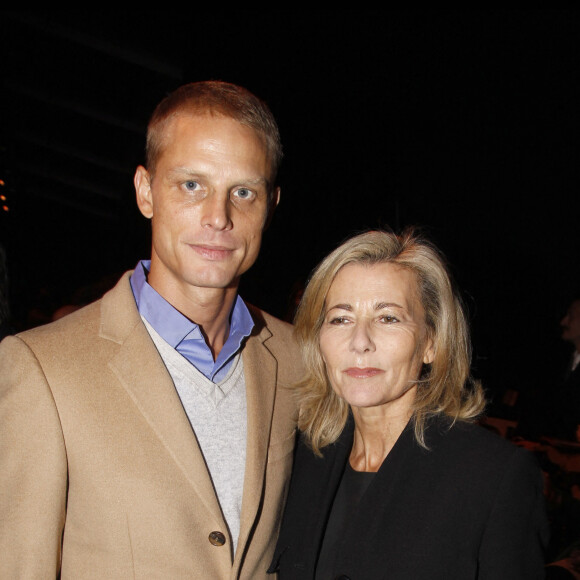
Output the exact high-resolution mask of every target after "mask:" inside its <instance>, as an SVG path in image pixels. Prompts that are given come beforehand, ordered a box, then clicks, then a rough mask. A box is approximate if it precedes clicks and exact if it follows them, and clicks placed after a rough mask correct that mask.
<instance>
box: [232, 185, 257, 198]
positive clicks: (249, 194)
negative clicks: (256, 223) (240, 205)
mask: <svg viewBox="0 0 580 580" xmlns="http://www.w3.org/2000/svg"><path fill="white" fill-rule="evenodd" d="M234 195H235V196H236V197H239V198H240V199H252V198H253V196H254V192H253V191H252V190H251V189H247V188H246V187H240V188H239V189H236V190H235V191H234Z"/></svg>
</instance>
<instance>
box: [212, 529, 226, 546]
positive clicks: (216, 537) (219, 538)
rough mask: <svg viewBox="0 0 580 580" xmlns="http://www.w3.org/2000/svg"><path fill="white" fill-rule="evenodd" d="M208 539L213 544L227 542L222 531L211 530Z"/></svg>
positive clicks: (221, 544)
mask: <svg viewBox="0 0 580 580" xmlns="http://www.w3.org/2000/svg"><path fill="white" fill-rule="evenodd" d="M208 539H209V543H210V544H211V545H212V546H223V545H224V544H225V543H226V537H225V536H224V535H223V534H222V533H221V532H211V534H210V535H209V536H208Z"/></svg>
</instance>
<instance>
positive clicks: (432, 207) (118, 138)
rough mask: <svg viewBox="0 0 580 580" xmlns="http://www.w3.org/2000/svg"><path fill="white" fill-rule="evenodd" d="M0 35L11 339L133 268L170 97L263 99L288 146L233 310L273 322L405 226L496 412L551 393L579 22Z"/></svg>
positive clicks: (155, 25) (569, 17) (241, 26)
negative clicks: (196, 87)
mask: <svg viewBox="0 0 580 580" xmlns="http://www.w3.org/2000/svg"><path fill="white" fill-rule="evenodd" d="M0 19H1V21H0V30H1V33H0V37H1V38H0V42H1V45H0V46H1V58H0V66H1V71H0V72H1V81H2V85H1V87H0V90H1V95H0V97H1V101H0V105H1V109H0V178H2V179H3V180H4V181H5V186H3V187H2V188H1V189H2V191H3V193H4V195H5V196H6V197H7V201H6V205H7V206H8V207H9V211H0V244H1V245H3V246H4V248H5V250H6V253H7V263H8V270H9V275H10V283H11V286H10V288H11V295H10V297H11V306H12V314H13V323H14V325H15V327H16V328H17V329H20V328H24V327H28V326H31V325H35V324H39V323H41V322H43V321H44V320H45V319H46V317H48V316H50V314H51V312H52V311H53V310H54V309H55V308H56V307H57V306H60V305H61V304H64V303H67V302H70V301H71V300H75V299H77V297H78V292H79V289H83V288H86V287H87V286H90V285H93V288H94V285H95V284H97V285H98V284H99V283H102V284H104V285H105V286H106V285H108V284H109V283H110V280H111V279H113V278H116V277H117V276H118V275H119V274H120V273H121V272H122V271H124V270H126V269H129V268H132V267H134V265H135V264H136V262H137V260H138V259H140V258H146V257H148V255H149V224H148V222H147V221H146V220H145V219H144V218H142V217H141V215H140V214H139V212H138V210H137V207H136V204H135V201H134V191H133V185H132V176H133V173H134V169H135V166H136V165H137V164H138V163H140V162H141V161H142V153H143V145H144V134H145V127H146V124H147V120H148V117H149V115H150V113H151V111H152V109H153V107H154V106H155V105H156V104H157V102H158V101H159V100H160V99H161V98H163V96H165V94H166V93H168V92H170V91H171V90H173V89H174V88H176V87H177V86H178V85H180V84H182V83H184V82H189V81H194V80H205V79H221V80H227V81H231V82H235V83H239V84H241V85H244V86H246V87H248V88H249V89H250V90H252V91H253V92H255V93H256V94H258V95H259V96H260V97H262V98H263V99H264V100H266V101H267V102H268V103H269V105H270V107H271V108H272V110H273V112H274V114H275V116H276V117H277V119H278V121H279V125H280V130H281V133H282V139H283V143H284V148H285V160H284V163H283V169H282V171H281V174H280V183H281V185H282V202H281V205H280V206H279V209H278V211H277V214H276V215H275V218H274V221H273V223H272V226H271V228H270V229H269V231H268V232H267V233H266V235H265V240H264V246H263V251H262V254H261V257H260V259H259V261H258V263H257V264H256V265H255V266H254V268H253V269H252V270H251V271H250V272H248V274H247V275H246V277H245V279H244V281H243V289H242V292H243V295H244V297H246V299H248V300H249V301H250V302H253V303H255V304H257V305H258V306H261V307H263V308H264V309H266V310H269V311H270V312H272V313H274V314H276V315H278V316H280V317H285V316H286V314H287V312H288V309H289V304H290V300H291V294H292V291H293V286H294V284H295V283H296V282H300V281H301V280H303V279H304V278H306V277H307V276H308V274H309V273H310V271H311V269H312V268H313V267H314V266H315V264H316V263H317V262H318V261H319V260H320V259H321V258H322V257H323V256H324V255H325V254H326V253H327V252H328V251H330V250H331V249H332V248H334V247H335V246H336V245H337V244H338V243H339V242H341V241H342V240H343V239H344V238H345V237H347V236H349V235H351V234H353V233H356V232H358V231H360V230H363V229H366V228H375V227H380V226H390V227H392V228H395V229H400V228H402V227H404V226H407V225H419V226H421V227H423V228H425V230H426V232H427V233H428V234H429V235H430V236H431V237H432V238H433V239H434V240H435V241H436V243H437V244H438V245H439V246H440V247H441V248H442V250H443V251H444V252H445V254H446V255H447V257H448V259H449V262H450V264H451V268H452V271H453V274H454V276H455V278H456V280H457V282H458V284H459V286H460V288H461V290H462V292H463V296H464V299H465V302H466V304H467V307H468V310H469V314H470V320H471V324H472V329H473V340H474V367H473V368H474V373H475V374H476V376H478V377H480V378H482V379H483V380H484V384H485V385H486V386H487V388H488V389H489V391H490V394H491V395H492V396H493V397H495V398H498V397H500V396H501V394H502V393H503V392H504V391H505V390H506V389H507V388H516V389H524V390H525V389H527V388H529V386H530V385H532V384H534V383H536V384H537V383H538V382H546V384H549V382H550V381H551V380H552V377H553V376H554V375H553V372H554V371H553V369H554V368H555V365H556V359H557V357H558V356H559V353H560V351H561V349H562V346H563V345H562V344H561V342H560V340H559V328H558V322H559V320H560V319H561V317H562V315H563V313H564V311H565V309H566V306H567V303H568V301H569V300H570V297H571V296H573V295H574V294H576V293H580V234H579V218H580V213H579V209H580V202H579V199H578V183H579V179H578V178H579V175H578V153H579V149H580V147H579V142H578V135H579V133H578V129H579V115H578V106H579V103H580V100H579V97H580V94H579V93H580V91H579V89H580V82H579V77H578V75H579V72H578V71H579V70H580V69H579V66H578V65H579V62H578V61H579V58H578V57H579V54H580V53H579V48H580V46H579V41H580V18H579V13H578V11H575V10H552V11H548V10H517V11H504V10H500V11H447V10H434V11H427V10H425V11H380V12H373V11H366V12H362V11H334V12H333V13H332V14H328V13H327V12H318V11H311V12H306V11H302V12H299V11H292V12H285V11H280V12H266V13H264V12H252V11H239V12H235V11H234V12H231V11H227V12H226V11H225V10H224V11H222V12H221V13H217V12H215V13H214V12H206V13H203V12H191V13H188V12H187V11H179V12H176V13H168V12H156V11H149V12H147V11H146V12H139V13H137V12H129V11H127V12H111V11H110V12H108V13H101V12H99V13H95V12H94V8H91V10H90V11H89V10H88V9H87V11H86V12H82V11H77V12H74V11H73V12H66V13H59V12H54V11H50V12H48V11H46V12H44V11H30V12H7V11H2V12H1V13H0ZM97 292H98V290H97ZM75 293H76V296H75Z"/></svg>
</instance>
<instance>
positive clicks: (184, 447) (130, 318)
mask: <svg viewBox="0 0 580 580" xmlns="http://www.w3.org/2000/svg"><path fill="white" fill-rule="evenodd" d="M128 278H129V276H128V275H126V276H125V277H124V278H123V279H122V280H121V281H120V282H119V284H118V285H117V286H116V287H115V288H114V289H113V290H112V291H111V292H110V293H109V294H107V295H105V297H104V298H103V302H102V314H101V336H102V337H103V338H107V339H109V340H113V341H115V342H118V343H119V345H120V347H119V350H118V351H117V353H116V354H115V356H114V357H113V358H112V359H111V360H110V361H109V367H110V368H111V369H112V370H113V372H114V373H115V375H116V376H117V378H118V379H119V382H120V383H121V385H122V386H123V388H124V389H125V390H126V391H127V393H128V394H129V396H130V397H131V399H132V400H133V402H134V403H135V405H136V407H137V408H138V409H139V411H140V412H141V414H142V415H143V417H144V418H145V419H146V421H147V423H148V424H149V426H150V427H151V429H152V430H153V431H154V432H155V434H156V435H157V437H158V438H159V439H160V440H161V442H162V443H163V445H164V446H165V448H166V449H167V452H168V453H169V455H170V456H171V457H172V458H173V460H174V461H175V462H176V463H177V465H178V466H179V467H180V469H181V470H182V471H183V473H184V475H185V477H186V479H187V480H188V481H189V482H190V484H191V485H192V486H193V487H194V488H195V490H196V494H197V496H198V497H199V498H200V499H201V500H202V501H203V503H204V504H205V507H206V508H207V509H208V510H209V512H210V513H211V514H212V516H213V517H214V518H216V519H217V520H218V521H219V520H222V521H223V519H222V514H221V510H220V507H219V503H218V501H217V498H216V496H215V491H214V488H213V484H212V482H211V478H210V476H209V474H208V472H207V468H206V465H205V460H204V458H203V454H202V452H201V450H200V448H199V445H198V443H197V439H196V438H195V434H194V432H193V429H192V428H191V425H190V423H189V420H188V418H187V415H186V414H185V411H184V410H183V407H182V405H181V401H180V399H179V395H178V394H177V392H176V390H175V386H174V385H173V381H172V379H171V376H170V375H169V373H168V371H167V369H166V368H165V365H164V363H163V361H162V359H161V357H160V355H159V353H158V352H157V349H156V348H155V345H154V344H153V341H152V340H151V338H150V336H149V333H148V332H147V329H146V328H145V325H144V324H143V322H142V320H141V318H140V316H139V313H138V311H137V308H136V306H135V301H134V299H133V295H132V292H131V288H130V285H129V281H128Z"/></svg>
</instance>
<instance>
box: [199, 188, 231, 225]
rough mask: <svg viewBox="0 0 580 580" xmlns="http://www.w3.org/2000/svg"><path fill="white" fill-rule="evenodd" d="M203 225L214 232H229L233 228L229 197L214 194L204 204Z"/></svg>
mask: <svg viewBox="0 0 580 580" xmlns="http://www.w3.org/2000/svg"><path fill="white" fill-rule="evenodd" d="M202 212H203V213H202V216H201V225H202V226H203V227H211V228H213V229H214V230H229V229H231V227H232V220H231V215H230V202H229V196H227V195H218V194H215V193H214V194H212V195H209V196H208V197H207V198H206V199H205V200H204V203H203V210H202Z"/></svg>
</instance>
